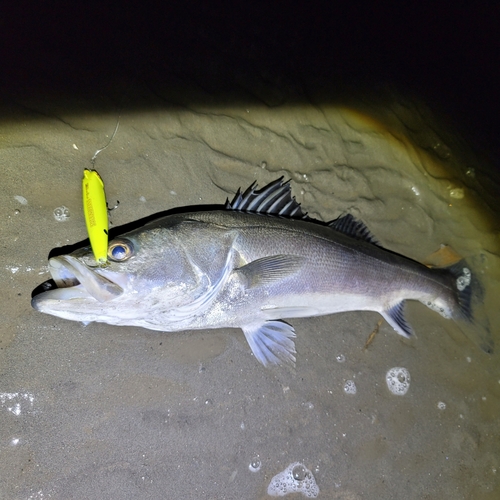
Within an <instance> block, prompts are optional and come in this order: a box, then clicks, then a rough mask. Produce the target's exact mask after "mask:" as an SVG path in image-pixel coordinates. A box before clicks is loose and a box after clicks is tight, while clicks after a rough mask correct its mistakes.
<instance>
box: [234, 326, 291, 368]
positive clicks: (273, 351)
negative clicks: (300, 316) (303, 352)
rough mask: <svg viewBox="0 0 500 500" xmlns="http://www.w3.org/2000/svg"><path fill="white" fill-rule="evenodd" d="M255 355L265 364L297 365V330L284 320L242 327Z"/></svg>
mask: <svg viewBox="0 0 500 500" xmlns="http://www.w3.org/2000/svg"><path fill="white" fill-rule="evenodd" d="M241 329H242V330H243V333H244V334H245V337H246V339H247V342H248V344H249V345H250V348H251V349H252V352H253V354H254V356H255V357H256V358H257V359H258V360H259V361H260V362H261V363H262V364H263V365H264V366H269V365H280V364H283V363H290V364H292V365H295V353H296V352H297V351H296V350H295V343H294V341H293V340H292V339H293V338H294V337H295V331H294V329H293V327H292V326H291V325H289V324H288V323H285V322H284V321H266V322H264V323H256V324H250V325H245V326H243V327H242V328H241Z"/></svg>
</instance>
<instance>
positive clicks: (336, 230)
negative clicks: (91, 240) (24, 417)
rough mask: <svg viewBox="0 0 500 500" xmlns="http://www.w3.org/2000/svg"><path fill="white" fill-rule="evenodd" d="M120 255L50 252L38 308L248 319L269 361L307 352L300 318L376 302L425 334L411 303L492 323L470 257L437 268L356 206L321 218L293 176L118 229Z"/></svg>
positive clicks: (142, 318)
mask: <svg viewBox="0 0 500 500" xmlns="http://www.w3.org/2000/svg"><path fill="white" fill-rule="evenodd" d="M107 256H108V265H107V266H102V265H99V263H98V262H96V261H95V259H94V258H93V255H92V249H91V248H90V247H83V248H80V249H78V250H76V251H74V252H72V253H70V254H67V255H60V256H57V257H52V258H50V259H49V271H50V274H51V276H52V280H53V285H52V286H45V287H42V288H43V290H44V291H42V292H41V293H36V294H34V295H33V297H32V306H33V308H34V309H36V310H37V311H40V312H42V313H46V314H50V315H53V316H57V317H60V318H64V319H67V320H72V321H80V322H83V323H85V324H88V323H90V322H100V323H107V324H111V325H128V326H135V327H142V328H147V329H150V330H157V331H163V332H174V331H184V330H199V329H202V330H206V329H216V328H240V329H241V330H243V333H244V335H245V337H246V340H247V341H248V344H249V346H250V349H251V351H252V352H253V354H254V356H255V358H256V359H257V360H258V361H259V362H260V363H262V364H263V365H265V366H270V365H280V364H284V363H291V364H292V365H294V364H295V362H296V354H297V352H296V348H295V342H294V338H295V335H296V333H295V329H294V328H293V326H292V325H290V324H289V323H287V322H286V321H284V320H285V319H291V318H305V317H313V316H321V315H328V314H333V313H339V312H345V311H376V312H378V313H380V314H381V315H382V317H383V318H384V319H385V320H386V321H387V323H388V324H389V325H390V326H391V327H392V328H393V329H394V330H395V331H396V332H397V333H398V334H400V335H402V336H403V337H406V338H411V337H413V336H414V330H413V328H412V327H411V325H410V324H409V323H408V321H407V320H406V317H405V313H404V306H405V302H406V301H408V300H415V301H419V302H421V303H423V304H424V305H425V306H427V307H429V308H430V309H432V310H433V311H435V312H437V313H439V314H440V315H441V316H444V317H445V318H449V319H453V320H455V321H457V323H459V324H462V326H463V325H466V328H462V330H463V331H466V333H467V331H469V332H470V331H472V330H473V329H474V328H476V327H478V328H480V334H479V335H475V337H474V339H475V340H477V339H478V338H479V339H480V340H479V343H480V346H481V348H482V349H483V350H484V351H486V352H492V351H493V341H492V339H491V335H490V334H489V331H488V330H487V328H485V327H484V328H483V327H481V326H480V325H479V326H478V325H477V324H476V322H475V320H474V317H473V312H472V306H471V304H472V297H473V295H474V293H473V290H472V289H473V288H474V286H475V283H476V281H477V280H476V279H475V276H473V275H472V273H471V270H470V268H469V267H468V266H467V264H466V262H465V261H464V260H461V261H459V262H457V263H455V264H453V265H451V266H448V267H446V268H430V267H428V266H425V265H423V264H421V263H419V262H417V261H414V260H412V259H409V258H407V257H405V256H402V255H399V254H397V253H395V252H392V251H390V250H387V249H385V248H383V247H382V246H381V245H380V243H379V242H378V241H377V240H376V239H375V237H374V236H373V235H372V234H371V232H370V231H369V229H368V228H367V226H366V225H365V224H364V223H363V222H361V221H359V220H357V219H356V218H354V217H353V216H352V215H351V214H344V215H341V216H339V217H338V218H337V219H335V220H334V221H331V222H322V221H319V220H316V219H313V218H311V217H309V216H308V215H307V213H306V212H304V211H303V210H302V207H301V205H300V204H299V203H298V202H297V201H296V200H295V197H293V196H292V194H291V187H290V181H287V182H285V181H284V179H283V177H281V178H279V179H277V180H275V181H273V182H271V183H269V184H268V185H266V186H264V187H263V188H261V189H258V186H257V184H256V183H255V182H254V183H253V184H252V185H251V186H250V187H249V188H248V189H246V190H245V191H244V192H242V191H241V189H239V190H238V192H237V193H236V194H235V196H234V198H233V200H232V201H229V200H226V204H225V205H220V209H208V210H202V209H200V210H198V211H190V210H186V211H185V212H182V211H181V212H180V213H179V212H176V213H172V214H169V215H165V216H162V217H159V218H157V219H154V220H152V221H150V222H148V223H147V224H145V225H143V226H142V227H139V228H137V229H134V230H132V231H129V232H126V233H124V234H121V235H119V236H117V237H115V238H113V239H112V240H111V241H110V242H109V245H108V255H107Z"/></svg>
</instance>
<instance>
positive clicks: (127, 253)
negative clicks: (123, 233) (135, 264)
mask: <svg viewBox="0 0 500 500" xmlns="http://www.w3.org/2000/svg"><path fill="white" fill-rule="evenodd" d="M133 254H134V247H133V245H132V243H130V241H125V240H120V241H115V242H114V243H111V244H110V245H109V247H108V258H109V260H112V261H114V262H123V261H125V260H128V259H130V257H132V255H133Z"/></svg>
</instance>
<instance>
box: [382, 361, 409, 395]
mask: <svg viewBox="0 0 500 500" xmlns="http://www.w3.org/2000/svg"><path fill="white" fill-rule="evenodd" d="M385 381H386V382H387V387H388V388H389V390H390V391H391V392H392V393H393V394H395V395H396V396H404V395H405V394H406V393H407V392H408V389H409V388H410V372H409V371H408V370H407V369H406V368H402V367H399V366H396V367H394V368H391V369H390V370H389V371H388V372H387V373H386V375H385Z"/></svg>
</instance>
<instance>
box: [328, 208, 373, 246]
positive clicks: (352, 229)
mask: <svg viewBox="0 0 500 500" xmlns="http://www.w3.org/2000/svg"><path fill="white" fill-rule="evenodd" d="M328 225H329V226H330V227H331V228H333V229H335V230H336V231H339V232H341V233H344V234H347V235H348V236H352V237H353V238H357V239H358V240H365V241H368V242H370V243H373V244H374V245H379V242H378V241H377V240H376V239H375V237H374V236H373V235H372V233H370V230H369V229H368V228H367V227H366V226H365V225H364V224H363V223H362V222H361V221H359V220H357V219H355V218H354V217H353V216H352V215H351V214H347V215H343V216H342V217H339V218H338V219H335V220H334V221H332V222H330V223H329V224H328Z"/></svg>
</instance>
